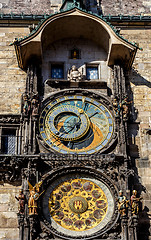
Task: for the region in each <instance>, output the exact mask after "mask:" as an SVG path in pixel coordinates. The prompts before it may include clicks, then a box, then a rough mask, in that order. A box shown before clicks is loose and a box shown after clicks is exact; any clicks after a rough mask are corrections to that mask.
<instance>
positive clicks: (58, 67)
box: [51, 63, 64, 79]
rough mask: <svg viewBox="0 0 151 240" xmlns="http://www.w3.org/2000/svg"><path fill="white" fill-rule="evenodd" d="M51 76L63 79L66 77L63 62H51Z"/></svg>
mask: <svg viewBox="0 0 151 240" xmlns="http://www.w3.org/2000/svg"><path fill="white" fill-rule="evenodd" d="M51 78H54V79H62V78H64V67H63V64H56V63H55V64H51Z"/></svg>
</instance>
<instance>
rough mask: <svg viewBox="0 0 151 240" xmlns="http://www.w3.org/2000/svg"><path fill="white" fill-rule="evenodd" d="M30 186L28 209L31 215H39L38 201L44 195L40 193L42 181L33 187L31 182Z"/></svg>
mask: <svg viewBox="0 0 151 240" xmlns="http://www.w3.org/2000/svg"><path fill="white" fill-rule="evenodd" d="M28 185H29V200H28V208H29V215H37V214H38V213H37V207H38V205H37V200H38V199H39V197H40V195H41V194H42V193H43V192H42V193H41V194H40V193H39V192H40V187H41V185H42V181H41V182H38V183H36V184H35V186H34V187H33V186H32V185H31V184H30V182H28Z"/></svg>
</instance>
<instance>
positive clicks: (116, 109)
mask: <svg viewBox="0 0 151 240" xmlns="http://www.w3.org/2000/svg"><path fill="white" fill-rule="evenodd" d="M112 104H113V110H114V114H115V116H116V117H119V115H120V110H121V107H120V104H119V103H118V100H117V98H114V99H113V101H112Z"/></svg>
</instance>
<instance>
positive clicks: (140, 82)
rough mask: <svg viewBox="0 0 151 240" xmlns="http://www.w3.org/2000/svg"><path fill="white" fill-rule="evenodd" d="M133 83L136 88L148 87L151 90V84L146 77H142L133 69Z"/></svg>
mask: <svg viewBox="0 0 151 240" xmlns="http://www.w3.org/2000/svg"><path fill="white" fill-rule="evenodd" d="M131 76H132V77H131V80H130V81H131V83H133V84H134V85H135V86H147V87H149V88H151V82H149V81H148V80H146V79H145V78H144V77H142V76H141V75H140V74H139V73H138V71H136V70H135V69H132V75H131Z"/></svg>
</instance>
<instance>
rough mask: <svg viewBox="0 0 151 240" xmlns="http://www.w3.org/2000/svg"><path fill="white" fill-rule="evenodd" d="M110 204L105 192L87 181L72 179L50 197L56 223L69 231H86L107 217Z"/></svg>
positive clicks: (51, 210)
mask: <svg viewBox="0 0 151 240" xmlns="http://www.w3.org/2000/svg"><path fill="white" fill-rule="evenodd" d="M107 208H108V202H107V198H106V195H105V193H104V192H103V190H102V189H101V188H100V187H99V186H97V185H96V184H95V183H94V182H92V181H89V180H86V179H71V180H68V181H66V182H63V183H61V184H60V185H58V186H57V187H56V188H55V189H54V190H53V192H52V193H51V195H50V198H49V211H50V214H51V216H52V218H53V220H54V221H55V222H57V223H58V224H59V225H61V226H62V227H64V228H66V229H68V230H74V231H86V230H88V229H91V228H93V227H96V226H97V225H98V224H99V223H100V222H101V221H102V220H103V219H104V217H105V216H106V213H107Z"/></svg>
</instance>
